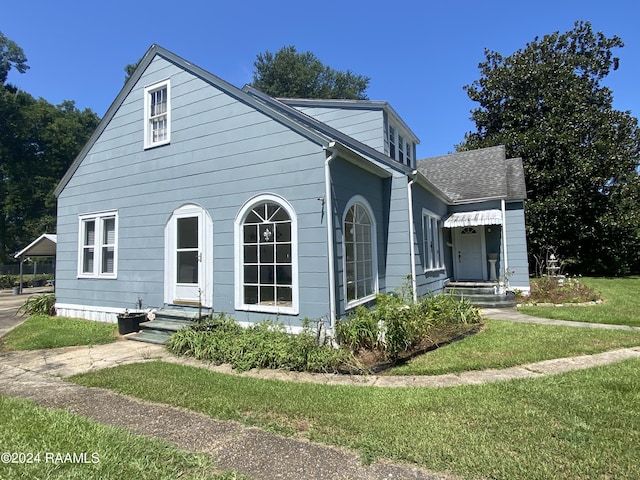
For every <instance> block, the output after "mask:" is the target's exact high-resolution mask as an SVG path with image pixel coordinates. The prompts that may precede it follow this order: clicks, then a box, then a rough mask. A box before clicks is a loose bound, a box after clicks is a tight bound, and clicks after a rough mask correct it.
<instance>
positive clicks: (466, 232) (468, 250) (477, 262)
mask: <svg viewBox="0 0 640 480" xmlns="http://www.w3.org/2000/svg"><path fill="white" fill-rule="evenodd" d="M483 229H484V227H481V226H473V227H462V228H456V229H455V234H454V262H455V267H456V270H455V273H456V280H475V281H483V280H485V279H486V266H485V255H484V230H483Z"/></svg>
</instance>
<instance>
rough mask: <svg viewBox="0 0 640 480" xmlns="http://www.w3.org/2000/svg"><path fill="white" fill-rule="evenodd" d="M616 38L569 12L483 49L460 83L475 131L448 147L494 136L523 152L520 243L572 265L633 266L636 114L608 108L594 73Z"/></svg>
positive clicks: (613, 270) (637, 209)
mask: <svg viewBox="0 0 640 480" xmlns="http://www.w3.org/2000/svg"><path fill="white" fill-rule="evenodd" d="M621 47H623V42H622V40H621V39H620V38H619V37H617V36H613V37H606V36H605V35H604V34H602V33H601V32H598V33H595V32H594V31H593V29H592V27H591V24H590V23H589V22H576V24H575V25H574V28H573V29H572V30H570V31H568V32H566V33H559V32H556V33H553V34H550V35H545V36H544V37H543V38H541V39H539V38H535V39H534V40H533V41H532V42H531V43H528V44H527V45H526V47H525V48H523V49H520V50H518V51H516V52H515V53H513V54H512V55H510V56H507V57H503V56H502V55H501V54H499V53H497V52H493V51H488V50H486V51H485V57H486V60H485V61H484V62H482V63H480V64H479V69H480V79H478V80H476V81H474V82H473V83H472V84H471V85H467V86H465V90H466V92H467V94H468V95H469V98H471V100H473V101H474V102H478V103H479V107H477V108H476V109H474V110H473V111H472V116H471V119H472V120H473V121H474V122H475V124H476V128H477V131H475V132H470V133H468V134H467V135H466V136H465V141H464V142H463V143H462V144H460V145H458V149H459V150H469V149H473V148H481V147H487V146H494V145H500V144H503V145H505V147H506V150H507V154H508V155H509V156H510V157H521V158H522V159H523V163H524V168H525V176H526V181H527V190H528V200H527V202H526V215H527V237H528V243H529V251H530V253H533V254H535V253H537V252H540V251H541V250H543V249H544V248H546V247H548V246H553V247H556V248H557V249H558V252H559V253H560V255H561V256H562V257H564V258H565V259H567V260H569V261H570V262H572V263H573V264H574V271H576V272H587V273H589V272H592V273H609V274H621V273H628V272H629V271H638V269H639V268H640V178H639V175H638V162H639V157H640V131H639V130H638V121H637V119H636V118H634V117H633V116H631V113H630V112H628V111H627V112H622V111H618V110H615V109H614V108H613V106H612V101H613V94H612V92H611V90H610V89H609V88H607V87H606V86H604V85H603V82H602V81H603V79H604V78H605V77H606V76H607V75H609V73H610V72H611V70H612V69H613V70H616V69H617V68H618V66H619V60H618V58H616V57H614V55H613V49H615V48H621Z"/></svg>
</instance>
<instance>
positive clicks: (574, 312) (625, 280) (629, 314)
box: [518, 277, 640, 327]
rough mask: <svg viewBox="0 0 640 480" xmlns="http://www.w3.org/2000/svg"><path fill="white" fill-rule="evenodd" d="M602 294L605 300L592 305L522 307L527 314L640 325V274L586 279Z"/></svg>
mask: <svg viewBox="0 0 640 480" xmlns="http://www.w3.org/2000/svg"><path fill="white" fill-rule="evenodd" d="M581 281H582V282H584V283H585V284H586V285H587V286H589V287H591V288H593V289H595V290H597V291H598V292H600V293H601V294H602V296H603V297H604V299H605V302H604V303H603V304H601V305H595V306H590V307H570V306H567V307H520V308H519V309H518V310H519V311H520V312H522V313H525V314H527V315H534V316H536V317H543V318H553V319H556V320H570V321H576V322H590V323H608V324H615V325H629V326H632V327H640V277H622V278H583V279H581Z"/></svg>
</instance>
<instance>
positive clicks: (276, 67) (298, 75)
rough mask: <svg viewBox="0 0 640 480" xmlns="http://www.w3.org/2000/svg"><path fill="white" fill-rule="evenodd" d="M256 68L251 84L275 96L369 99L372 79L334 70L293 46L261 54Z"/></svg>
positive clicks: (348, 71)
mask: <svg viewBox="0 0 640 480" xmlns="http://www.w3.org/2000/svg"><path fill="white" fill-rule="evenodd" d="M253 65H254V67H255V70H254V73H253V82H252V84H251V85H252V86H253V87H255V88H257V89H258V90H260V91H262V92H264V93H266V94H267V95H271V96H272V97H287V98H346V99H355V100H366V99H367V96H366V94H365V91H366V90H367V88H368V86H369V80H370V79H369V77H364V76H361V75H356V74H354V73H352V72H351V71H350V70H347V71H346V72H341V71H337V70H334V69H332V68H330V67H329V66H326V65H323V63H322V62H321V61H320V60H318V58H317V57H316V56H315V55H314V54H313V53H311V52H305V53H298V52H297V51H296V47H294V46H288V47H282V48H281V49H280V50H278V52H276V53H275V54H273V53H271V52H269V51H267V52H265V53H261V54H259V55H258V56H257V58H256V61H255V62H254V64H253Z"/></svg>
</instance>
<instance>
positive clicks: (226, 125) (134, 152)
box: [56, 57, 329, 325]
mask: <svg viewBox="0 0 640 480" xmlns="http://www.w3.org/2000/svg"><path fill="white" fill-rule="evenodd" d="M167 78H170V80H171V107H172V109H171V114H172V118H171V143H170V144H169V145H165V146H160V147H156V148H152V149H148V150H144V148H143V87H144V86H146V85H151V84H154V83H156V82H159V81H162V80H165V79H167ZM325 158H326V152H325V151H324V150H323V148H322V146H320V145H318V144H316V143H314V142H312V141H310V140H309V139H307V138H305V137H303V136H301V135H300V134H298V133H296V132H295V131H293V130H291V129H290V128H287V127H286V126H284V125H283V124H281V123H279V122H278V121H275V120H274V119H273V118H271V117H269V116H267V115H265V114H263V113H261V112H259V111H257V110H256V109H254V108H252V107H251V106H250V105H248V104H246V103H244V102H242V101H240V99H238V98H234V97H233V96H230V95H228V94H226V93H224V92H222V91H220V90H218V89H217V88H216V87H215V86H213V85H211V84H209V83H207V82H206V81H204V80H203V79H200V78H198V77H196V76H193V75H191V74H190V73H188V72H186V71H184V70H182V69H180V68H178V67H177V66H175V65H173V64H171V63H170V62H167V61H165V60H163V59H162V58H161V57H156V59H154V61H153V62H152V63H151V64H150V66H149V68H148V69H147V70H146V72H145V73H144V75H143V76H142V78H141V79H140V81H139V82H138V84H137V85H136V86H135V87H134V88H133V90H132V91H131V93H130V94H129V95H128V96H127V98H126V99H125V101H124V102H123V103H122V105H121V106H120V108H119V109H118V110H117V112H116V114H115V115H114V116H113V118H112V119H111V121H110V123H109V125H108V126H107V127H106V129H105V130H104V132H103V133H102V135H101V136H100V137H99V138H98V140H97V141H96V142H95V144H94V145H93V147H92V148H91V150H90V151H89V152H88V154H87V155H86V157H85V158H84V161H83V162H82V163H81V164H80V166H79V167H78V169H77V170H76V172H75V174H74V175H73V177H72V178H71V179H70V181H69V182H68V184H67V185H66V187H65V188H64V190H63V191H62V193H61V194H60V196H59V198H58V258H57V272H56V282H57V285H56V286H57V292H56V293H57V301H58V302H59V303H61V304H70V305H88V306H96V307H105V308H111V309H124V308H134V306H135V303H136V300H137V299H138V298H142V300H143V304H144V306H145V307H161V306H163V303H164V281H165V272H164V265H165V258H164V256H165V251H164V249H165V246H164V231H165V226H166V223H167V221H168V220H169V218H170V216H171V213H172V212H173V211H174V210H175V209H176V208H178V207H180V206H181V205H184V204H187V203H193V204H196V205H200V206H201V207H202V208H203V209H204V210H206V211H207V212H208V214H209V216H210V217H211V219H212V222H213V247H212V252H209V258H210V259H211V262H212V265H213V272H214V286H213V308H214V310H215V311H218V312H227V313H234V294H235V286H234V270H235V263H234V261H235V260H234V241H235V238H234V221H235V218H236V216H237V214H238V212H239V209H240V207H241V206H242V205H243V204H244V203H245V202H246V201H248V200H249V199H251V198H252V197H254V196H256V195H258V194H262V193H273V194H277V195H279V196H281V197H283V198H285V199H286V200H287V201H288V202H289V203H290V204H291V205H292V206H293V208H294V210H295V213H296V216H297V221H298V240H299V242H298V265H299V302H300V313H301V315H299V316H293V317H292V318H290V319H289V320H287V321H290V322H292V323H293V324H294V325H296V324H299V320H300V317H303V316H308V317H310V318H318V317H324V316H327V315H328V312H329V303H328V291H327V288H326V285H327V275H328V274H327V268H328V267H327V265H328V263H327V257H326V252H327V246H326V224H325V221H326V219H325V217H324V215H323V204H322V201H321V200H319V199H321V198H322V197H323V195H324V169H323V166H324V160H325ZM111 210H114V211H117V212H118V220H119V228H118V278H117V280H110V279H78V278H77V262H78V227H79V222H78V215H81V214H87V213H93V212H100V211H111ZM268 316H269V315H268V314H263V313H249V312H239V313H238V314H237V315H236V317H237V318H238V319H239V320H242V321H260V320H263V319H264V318H267V317H268Z"/></svg>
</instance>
